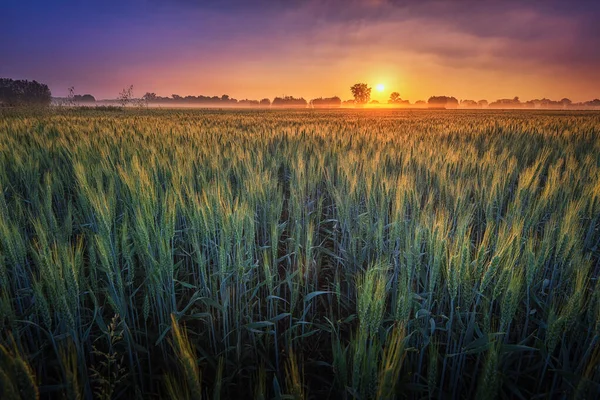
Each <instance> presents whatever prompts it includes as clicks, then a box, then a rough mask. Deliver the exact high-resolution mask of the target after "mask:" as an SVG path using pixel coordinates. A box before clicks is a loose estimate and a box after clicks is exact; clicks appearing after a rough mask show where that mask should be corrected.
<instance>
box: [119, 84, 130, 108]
mask: <svg viewBox="0 0 600 400" xmlns="http://www.w3.org/2000/svg"><path fill="white" fill-rule="evenodd" d="M132 99H133V85H129V87H126V88H124V89H123V90H121V92H120V93H119V97H117V100H118V101H119V103H121V106H123V107H125V106H126V105H127V104H129V102H131V100H132Z"/></svg>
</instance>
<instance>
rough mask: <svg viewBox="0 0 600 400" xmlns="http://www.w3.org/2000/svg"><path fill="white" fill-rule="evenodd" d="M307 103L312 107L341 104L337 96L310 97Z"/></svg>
mask: <svg viewBox="0 0 600 400" xmlns="http://www.w3.org/2000/svg"><path fill="white" fill-rule="evenodd" d="M309 104H310V105H311V106H312V107H339V106H341V105H342V99H340V98H339V97H337V96H334V97H325V98H323V97H319V98H318V99H312V100H311V101H310V103H309Z"/></svg>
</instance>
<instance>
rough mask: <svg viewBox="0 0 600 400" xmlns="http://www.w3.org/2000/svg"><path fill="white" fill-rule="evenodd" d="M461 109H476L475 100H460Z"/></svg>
mask: <svg viewBox="0 0 600 400" xmlns="http://www.w3.org/2000/svg"><path fill="white" fill-rule="evenodd" d="M460 106H461V107H477V102H476V101H475V100H461V101H460Z"/></svg>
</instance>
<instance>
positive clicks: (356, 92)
mask: <svg viewBox="0 0 600 400" xmlns="http://www.w3.org/2000/svg"><path fill="white" fill-rule="evenodd" d="M350 90H351V91H352V96H354V103H356V104H366V103H368V102H369V100H371V88H370V87H369V86H368V85H367V84H366V83H357V84H355V85H353V86H352V87H351V88H350Z"/></svg>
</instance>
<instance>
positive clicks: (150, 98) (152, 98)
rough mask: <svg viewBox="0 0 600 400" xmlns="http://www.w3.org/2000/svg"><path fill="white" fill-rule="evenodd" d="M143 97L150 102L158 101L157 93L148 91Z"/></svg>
mask: <svg viewBox="0 0 600 400" xmlns="http://www.w3.org/2000/svg"><path fill="white" fill-rule="evenodd" d="M142 99H144V100H145V101H146V102H148V103H149V102H152V101H156V93H150V92H146V94H144V95H143V96H142Z"/></svg>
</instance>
